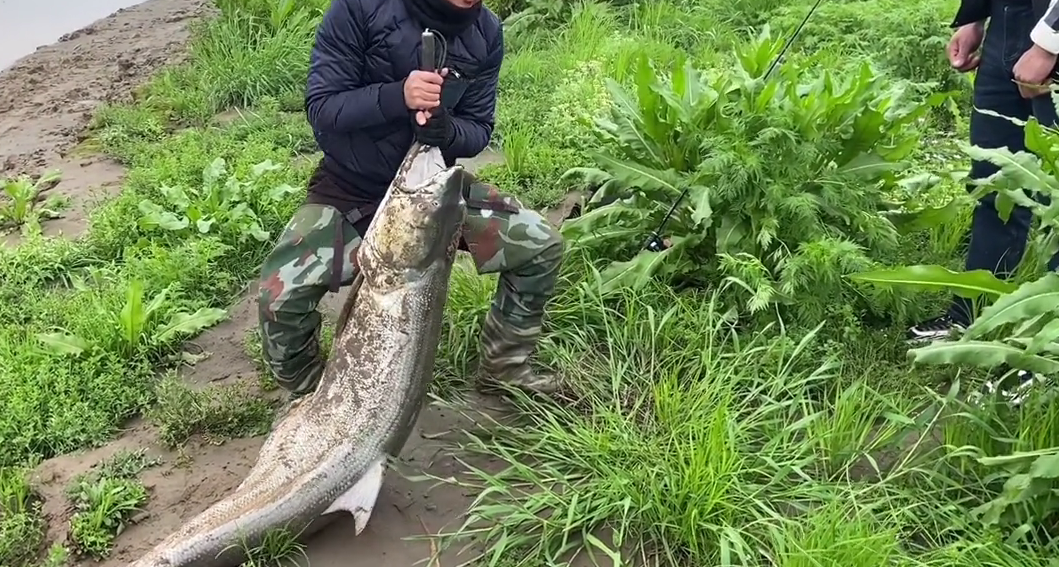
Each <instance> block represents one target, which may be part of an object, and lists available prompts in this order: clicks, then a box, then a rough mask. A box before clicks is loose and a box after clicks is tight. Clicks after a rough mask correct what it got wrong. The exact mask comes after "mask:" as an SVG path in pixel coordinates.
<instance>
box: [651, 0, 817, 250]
mask: <svg viewBox="0 0 1059 567" xmlns="http://www.w3.org/2000/svg"><path fill="white" fill-rule="evenodd" d="M823 1H824V0H816V2H815V3H814V4H813V5H812V7H811V8H809V11H808V12H807V13H806V14H805V17H804V18H802V22H801V23H800V24H798V27H797V28H795V29H794V33H792V34H791V36H790V37H789V38H787V43H786V44H784V46H783V49H781V50H780V52H779V53H778V54H777V55H776V57H775V58H774V59H773V60H772V64H771V65H769V68H768V70H766V71H765V75H764V76H763V77H762V78H761V81H762V82H765V81H768V79H769V77H770V76H771V75H772V72H773V71H774V70H775V69H776V67H778V66H779V64H780V61H782V60H783V56H784V55H786V54H787V51H788V50H789V49H790V48H791V45H793V44H794V40H795V39H796V38H797V37H798V36H799V35H800V34H801V33H802V28H804V27H805V24H807V23H809V18H811V17H813V13H814V12H816V9H817V8H819V7H820V4H821V3H822V2H823ZM690 190H691V187H684V190H683V191H681V192H680V195H678V196H677V198H676V200H674V201H673V204H672V205H671V206H670V207H669V211H668V212H666V216H664V217H662V222H660V223H658V228H656V229H655V230H654V232H652V233H651V236H648V237H647V242H645V243H644V249H645V250H647V251H648V252H662V251H663V250H665V249H666V248H668V246H666V243H665V241H663V240H662V231H663V230H664V229H665V227H666V223H668V222H669V219H670V218H671V217H672V216H673V213H675V212H676V210H677V207H679V206H680V203H681V202H683V201H684V199H685V198H686V197H687V196H688V191H690Z"/></svg>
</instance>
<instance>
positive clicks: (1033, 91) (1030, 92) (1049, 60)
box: [1014, 44, 1056, 98]
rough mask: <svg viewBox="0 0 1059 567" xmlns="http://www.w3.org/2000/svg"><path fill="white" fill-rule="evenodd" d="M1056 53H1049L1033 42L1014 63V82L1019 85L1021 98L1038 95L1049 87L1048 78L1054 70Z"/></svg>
mask: <svg viewBox="0 0 1059 567" xmlns="http://www.w3.org/2000/svg"><path fill="white" fill-rule="evenodd" d="M1055 60H1056V55H1055V54H1054V53H1049V52H1047V51H1045V50H1044V49H1042V48H1040V47H1038V46H1037V44H1034V45H1033V46H1031V47H1030V48H1029V49H1028V50H1026V53H1023V54H1022V57H1019V60H1018V63H1015V69H1014V73H1015V82H1016V83H1017V84H1018V86H1019V93H1020V94H1021V95H1022V98H1033V97H1036V96H1040V95H1042V94H1044V93H1046V92H1048V91H1049V90H1050V89H1049V88H1048V83H1049V82H1050V80H1049V79H1051V77H1052V72H1053V71H1054V70H1055Z"/></svg>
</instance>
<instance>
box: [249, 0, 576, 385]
mask: <svg viewBox="0 0 1059 567" xmlns="http://www.w3.org/2000/svg"><path fill="white" fill-rule="evenodd" d="M427 28H429V29H431V30H433V31H434V33H435V34H436V35H437V36H438V38H439V49H438V53H436V54H435V57H436V58H437V59H436V60H435V61H432V62H429V61H428V62H425V63H428V64H429V65H421V63H423V62H421V61H420V60H419V59H420V53H421V44H422V33H423V31H424V29H427ZM503 58H504V42H503V30H502V28H501V25H500V20H499V19H498V18H497V17H496V15H495V14H493V13H492V12H491V11H489V9H488V8H486V7H485V6H483V5H482V2H481V0H334V1H333V2H331V5H330V8H328V10H327V12H326V14H325V15H324V17H323V21H322V22H321V24H320V26H319V28H318V30H317V33H316V42H315V44H314V46H313V50H312V55H311V59H310V68H309V77H308V81H307V85H306V95H305V106H306V114H307V116H308V120H309V124H310V125H312V128H313V134H314V135H315V137H316V141H317V143H318V144H319V146H320V149H321V150H322V151H323V158H322V159H321V161H320V163H319V165H318V166H317V168H316V171H315V172H314V173H313V175H312V177H311V178H310V179H309V182H308V191H307V195H306V200H305V202H304V203H303V204H302V205H301V207H300V208H299V209H298V210H297V212H295V213H294V216H293V218H291V220H290V222H289V223H288V224H287V227H286V228H285V229H284V231H283V233H282V234H281V235H280V236H279V238H278V240H277V241H276V245H275V248H274V249H273V250H272V252H271V254H270V255H269V256H268V258H267V259H266V260H265V262H264V264H263V265H262V267H261V274H260V285H259V290H260V292H259V297H258V315H259V325H260V332H261V340H262V343H263V344H262V347H263V348H262V350H263V351H264V357H265V360H266V361H267V362H268V365H269V367H270V368H271V369H272V372H273V373H274V374H275V377H276V381H277V382H278V383H279V385H280V386H282V387H283V388H284V389H285V390H287V391H288V392H290V394H291V396H292V399H295V398H298V397H300V396H303V395H306V394H310V393H312V392H313V391H314V390H315V389H316V387H317V385H318V383H319V380H320V378H321V376H322V375H323V371H324V365H325V364H324V363H325V361H324V358H323V355H322V353H321V352H320V325H321V318H320V314H319V313H318V311H317V307H318V305H319V303H320V300H321V299H322V298H323V297H324V295H325V294H326V293H327V291H328V290H331V291H337V290H338V289H339V288H340V287H343V286H346V285H349V284H350V283H352V282H353V280H354V278H355V276H356V274H357V266H356V251H357V248H358V246H360V243H361V239H362V238H363V237H364V234H365V233H366V231H367V229H368V226H369V224H370V222H371V219H372V217H373V216H374V214H375V212H376V209H377V208H378V206H379V204H380V202H381V201H382V199H383V196H384V195H385V194H386V190H387V188H388V186H389V185H390V182H391V181H392V180H393V178H394V176H395V175H396V174H397V170H398V168H399V166H400V165H401V162H402V160H403V159H404V156H405V154H406V153H407V152H408V150H409V149H410V147H411V145H412V143H413V141H414V140H418V141H419V142H422V143H424V144H427V145H431V146H436V147H438V148H439V149H440V150H441V152H442V155H443V156H444V157H445V162H446V164H448V165H450V166H451V165H452V164H454V163H455V161H456V159H458V158H467V157H473V156H475V155H477V154H478V153H479V152H481V151H482V150H484V149H485V148H486V145H487V144H488V143H489V140H490V137H491V136H492V133H493V126H494V124H493V122H494V113H495V109H496V100H497V82H498V80H499V74H500V65H501V63H502V61H503ZM421 67H429V68H433V69H440V71H438V72H434V71H423V70H420V69H421ZM464 197H465V199H466V201H467V218H466V220H465V222H464V226H463V234H462V238H461V242H460V249H462V250H465V251H467V252H469V253H470V256H471V258H473V260H474V263H475V265H476V267H477V269H478V272H479V273H499V274H500V277H499V285H498V287H497V290H496V293H495V295H494V297H493V303H492V306H491V307H490V309H489V311H488V313H487V314H486V316H485V320H484V321H483V322H482V331H481V335H480V345H479V347H480V348H479V350H480V356H479V360H478V362H479V373H478V376H477V385H478V386H479V387H484V388H485V389H487V390H491V389H493V388H492V387H494V386H496V385H497V384H498V383H504V384H506V385H509V386H515V387H518V388H522V389H524V390H528V391H532V392H537V393H549V392H553V391H555V389H556V388H557V385H558V382H557V377H556V376H555V375H553V374H550V373H547V372H542V371H538V370H537V369H535V368H533V367H532V366H531V365H530V355H531V353H532V352H533V351H534V350H535V347H536V345H537V341H538V339H539V338H540V336H541V331H542V320H543V317H544V308H545V303H546V302H547V301H548V299H549V298H550V297H551V296H552V295H553V294H554V291H555V286H556V282H557V278H558V275H559V269H560V267H561V264H562V260H563V251H564V242H563V239H562V236H561V235H560V234H559V232H558V230H556V228H555V227H553V226H551V224H549V223H548V221H547V220H545V218H544V217H543V216H541V215H540V214H539V213H538V212H537V211H534V210H532V209H530V208H528V207H524V206H523V205H522V203H520V202H519V201H518V199H516V198H515V197H514V196H512V195H509V194H506V193H503V192H502V191H500V190H499V189H498V188H497V187H494V186H493V185H490V184H487V183H484V182H481V181H477V180H472V181H471V182H470V183H469V186H468V187H467V189H466V192H465V195H464Z"/></svg>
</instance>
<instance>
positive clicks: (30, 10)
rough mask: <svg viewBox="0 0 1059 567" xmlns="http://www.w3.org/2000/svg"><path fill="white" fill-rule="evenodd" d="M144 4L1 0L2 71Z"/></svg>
mask: <svg viewBox="0 0 1059 567" xmlns="http://www.w3.org/2000/svg"><path fill="white" fill-rule="evenodd" d="M142 1H143V0H0V69H6V68H7V67H10V66H11V64H12V63H14V62H15V61H18V60H19V59H21V58H22V57H24V56H26V55H29V54H30V53H33V52H34V51H36V49H37V48H38V47H40V46H42V45H48V44H49V43H54V42H55V41H56V40H58V39H59V38H60V37H62V36H63V34H67V33H70V32H72V31H76V30H79V29H81V28H83V27H85V26H87V25H88V24H91V23H92V22H94V21H96V20H98V19H100V18H104V17H106V16H109V15H110V14H113V13H114V12H116V11H118V10H120V9H121V8H128V7H129V6H135V5H136V4H139V3H140V2H142Z"/></svg>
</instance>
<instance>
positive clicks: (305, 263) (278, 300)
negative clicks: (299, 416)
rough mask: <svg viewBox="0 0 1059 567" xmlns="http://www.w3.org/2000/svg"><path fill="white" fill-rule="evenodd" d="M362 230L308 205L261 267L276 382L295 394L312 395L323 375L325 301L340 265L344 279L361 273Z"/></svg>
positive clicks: (263, 320) (264, 321) (261, 313)
mask: <svg viewBox="0 0 1059 567" xmlns="http://www.w3.org/2000/svg"><path fill="white" fill-rule="evenodd" d="M339 223H341V224H342V233H341V235H342V238H341V240H342V244H343V246H342V248H343V252H342V256H343V257H342V259H341V261H340V262H335V250H336V246H335V244H336V234H338V226H337V225H338V224H339ZM358 246H360V237H359V236H358V234H357V231H356V229H355V228H354V227H353V226H352V225H351V224H350V223H349V222H347V221H346V219H345V218H344V217H343V216H342V215H341V214H340V213H339V211H338V210H337V209H335V208H334V207H330V206H326V205H317V204H305V205H302V206H301V207H300V208H299V209H298V210H297V212H295V213H294V216H293V217H292V218H291V220H290V222H289V223H288V224H287V227H286V228H285V229H284V231H283V233H282V234H281V235H280V237H279V240H278V241H277V242H276V247H275V248H274V249H273V250H272V253H271V254H270V255H269V257H268V258H267V259H266V260H265V263H264V264H263V265H262V267H261V276H260V284H259V294H258V321H259V326H260V331H261V341H262V346H263V348H262V352H263V353H264V357H265V361H266V362H267V363H268V366H269V367H270V368H271V369H272V372H273V374H275V377H276V381H277V382H278V383H279V385H280V386H281V387H283V388H284V389H285V390H287V391H289V392H291V393H292V394H294V395H303V394H307V393H309V392H312V391H313V390H314V389H315V388H316V385H317V383H318V382H319V380H320V376H321V375H322V374H323V370H324V363H325V360H324V359H323V357H322V356H321V354H320V327H321V317H320V313H319V312H318V311H317V307H318V306H319V304H320V300H321V299H323V297H324V295H325V294H326V293H327V291H328V289H329V285H330V283H331V282H332V281H333V278H334V270H335V267H336V266H340V270H341V274H340V281H341V283H342V285H349V284H350V283H351V282H352V281H353V278H354V276H355V275H356V267H355V266H356V260H355V258H356V251H357V247H358Z"/></svg>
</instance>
